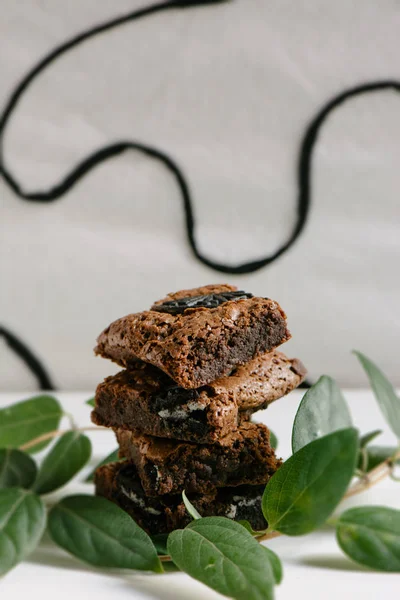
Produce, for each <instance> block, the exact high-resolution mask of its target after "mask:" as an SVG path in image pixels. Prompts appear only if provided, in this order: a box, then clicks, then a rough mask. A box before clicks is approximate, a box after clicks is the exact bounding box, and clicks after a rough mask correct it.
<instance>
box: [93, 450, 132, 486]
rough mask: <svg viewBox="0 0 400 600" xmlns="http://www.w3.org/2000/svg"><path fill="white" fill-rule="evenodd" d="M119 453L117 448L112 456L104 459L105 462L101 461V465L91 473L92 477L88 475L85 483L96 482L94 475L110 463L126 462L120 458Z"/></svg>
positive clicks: (109, 455)
mask: <svg viewBox="0 0 400 600" xmlns="http://www.w3.org/2000/svg"><path fill="white" fill-rule="evenodd" d="M118 452H119V450H118V448H116V449H115V450H113V451H112V452H111V453H110V454H108V456H106V457H105V458H103V460H102V461H100V462H99V464H98V465H96V466H95V468H94V469H93V471H92V472H91V473H90V475H88V476H87V477H86V479H85V482H86V483H92V482H93V481H94V474H95V473H96V471H97V469H99V468H100V467H103V466H104V465H108V464H109V463H112V462H117V461H122V460H125V459H124V458H119V456H118Z"/></svg>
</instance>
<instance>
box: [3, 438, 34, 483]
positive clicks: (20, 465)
mask: <svg viewBox="0 0 400 600" xmlns="http://www.w3.org/2000/svg"><path fill="white" fill-rule="evenodd" d="M36 474H37V468H36V464H35V462H34V461H33V460H32V459H31V457H30V456H29V455H28V454H25V452H21V451H20V450H15V449H13V448H5V449H1V450H0V489H3V488H11V487H20V488H26V489H28V488H30V487H31V486H32V484H33V482H34V481H35V479H36Z"/></svg>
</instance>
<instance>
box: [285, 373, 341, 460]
mask: <svg viewBox="0 0 400 600" xmlns="http://www.w3.org/2000/svg"><path fill="white" fill-rule="evenodd" d="M351 426H352V420H351V415H350V412H349V409H348V407H347V403H346V400H345V399H344V397H343V394H342V392H341V391H340V388H339V387H338V385H337V384H336V382H335V381H334V380H333V379H332V378H331V377H328V376H327V375H322V377H320V378H319V379H318V381H317V382H316V383H315V384H314V385H313V386H311V387H310V388H309V389H308V390H307V392H306V393H305V394H304V396H303V399H302V401H301V402H300V405H299V408H298V410H297V414H296V417H295V419H294V423H293V432H292V450H293V452H297V451H298V450H300V448H303V446H306V445H307V444H308V443H309V442H312V441H313V440H315V439H317V438H320V437H322V436H324V435H327V434H329V433H332V432H333V431H338V430H339V429H345V428H347V427H351Z"/></svg>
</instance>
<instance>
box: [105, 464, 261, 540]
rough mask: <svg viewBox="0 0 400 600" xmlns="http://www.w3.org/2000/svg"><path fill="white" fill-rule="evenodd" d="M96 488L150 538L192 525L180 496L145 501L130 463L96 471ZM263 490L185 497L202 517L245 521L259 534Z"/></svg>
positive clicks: (249, 487)
mask: <svg viewBox="0 0 400 600" xmlns="http://www.w3.org/2000/svg"><path fill="white" fill-rule="evenodd" d="M95 485H96V494H97V495H98V496H103V497H105V498H107V499H108V500H111V501H112V502H114V503H115V504H118V506H120V507H121V508H122V509H123V510H125V511H126V512H127V513H128V514H129V515H130V516H131V517H132V518H133V519H134V520H135V521H136V523H138V525H140V527H142V528H143V529H144V530H145V531H147V532H148V533H150V534H151V535H154V534H157V533H169V532H170V531H173V530H174V529H180V528H183V527H186V525H188V523H189V522H190V521H191V517H190V516H189V514H188V513H187V511H186V508H185V505H184V503H183V501H182V496H181V495H180V494H173V495H172V494H167V495H164V496H160V497H158V498H149V497H147V496H146V495H145V493H144V490H143V488H142V485H141V483H140V478H139V476H138V473H137V470H136V468H135V466H134V465H132V464H131V463H129V464H126V463H110V464H108V465H104V466H103V467H99V468H98V469H97V471H96V475H95ZM264 488H265V486H264V485H242V486H237V487H233V488H229V487H226V488H220V489H219V490H218V491H216V492H215V493H213V494H207V495H200V494H192V495H188V497H189V499H190V502H191V503H192V504H193V506H194V507H195V508H196V509H197V510H198V511H199V513H200V514H201V516H203V517H210V516H218V517H227V518H229V519H234V520H236V521H241V520H246V521H249V523H250V525H251V526H252V527H253V529H255V530H261V529H265V528H266V527H267V523H266V521H265V519H264V516H263V514H262V510H261V500H262V495H263V492H264Z"/></svg>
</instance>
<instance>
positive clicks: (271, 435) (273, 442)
mask: <svg viewBox="0 0 400 600" xmlns="http://www.w3.org/2000/svg"><path fill="white" fill-rule="evenodd" d="M269 443H270V444H271V448H273V449H274V450H276V449H277V447H278V438H277V437H276V435H275V433H274V432H273V431H271V430H269Z"/></svg>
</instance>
